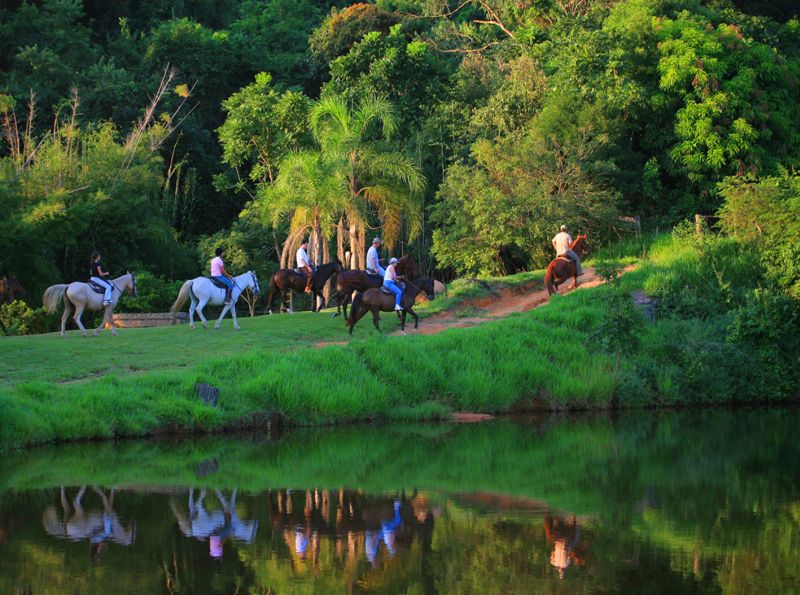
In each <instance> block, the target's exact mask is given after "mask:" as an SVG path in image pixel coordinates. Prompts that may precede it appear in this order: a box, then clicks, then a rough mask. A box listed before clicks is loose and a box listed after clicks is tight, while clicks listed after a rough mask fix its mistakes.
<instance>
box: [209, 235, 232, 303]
mask: <svg viewBox="0 0 800 595" xmlns="http://www.w3.org/2000/svg"><path fill="white" fill-rule="evenodd" d="M224 252H225V251H224V250H223V249H222V248H217V249H216V250H214V254H215V255H216V256H214V258H212V259H211V278H212V279H214V280H216V281H219V282H220V283H222V284H223V285H225V287H227V288H228V291H227V293H226V294H225V303H226V304H230V303H231V292H232V291H233V288H234V282H233V277H231V276H230V274H229V273H228V271H226V270H225V263H224V262H223V261H222V255H223V254H224Z"/></svg>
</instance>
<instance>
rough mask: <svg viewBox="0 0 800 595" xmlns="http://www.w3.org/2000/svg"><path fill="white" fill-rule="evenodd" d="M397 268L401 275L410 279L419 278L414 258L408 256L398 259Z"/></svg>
mask: <svg viewBox="0 0 800 595" xmlns="http://www.w3.org/2000/svg"><path fill="white" fill-rule="evenodd" d="M397 264H398V268H399V269H400V271H402V274H404V275H406V274H407V275H408V276H410V277H411V278H412V279H413V278H415V277H417V276H419V268H418V267H417V263H416V261H415V260H414V258H413V257H412V256H411V255H410V254H406V255H405V256H402V257H400V259H399V262H398V263H397Z"/></svg>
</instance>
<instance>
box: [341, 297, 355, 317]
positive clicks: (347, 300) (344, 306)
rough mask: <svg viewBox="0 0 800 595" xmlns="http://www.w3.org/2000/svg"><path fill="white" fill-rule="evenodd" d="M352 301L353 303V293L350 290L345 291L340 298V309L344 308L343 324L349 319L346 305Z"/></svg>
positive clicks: (351, 313)
mask: <svg viewBox="0 0 800 595" xmlns="http://www.w3.org/2000/svg"><path fill="white" fill-rule="evenodd" d="M352 303H353V294H352V292H350V293H346V294H345V296H344V297H343V298H342V304H341V305H342V309H343V310H344V321H345V324H346V323H347V321H348V320H349V318H348V316H347V306H349V305H350V304H352ZM352 315H353V311H352V309H351V310H350V316H352Z"/></svg>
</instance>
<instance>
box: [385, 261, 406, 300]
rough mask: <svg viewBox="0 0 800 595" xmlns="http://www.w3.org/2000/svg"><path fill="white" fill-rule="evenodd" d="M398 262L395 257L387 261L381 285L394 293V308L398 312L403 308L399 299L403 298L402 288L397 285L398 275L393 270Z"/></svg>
mask: <svg viewBox="0 0 800 595" xmlns="http://www.w3.org/2000/svg"><path fill="white" fill-rule="evenodd" d="M398 262H400V261H399V260H397V259H396V258H392V259H391V260H390V261H389V266H388V267H386V272H385V273H384V274H383V286H384V287H386V288H387V289H388V290H389V291H391V292H392V293H393V294H394V309H395V310H397V311H398V312H399V311H400V310H402V309H403V307H402V306H401V305H400V301H401V300H402V299H403V288H402V287H400V285H398V283H397V281H398V279H399V277H398V276H397V273H396V272H395V267H396V265H397V263H398Z"/></svg>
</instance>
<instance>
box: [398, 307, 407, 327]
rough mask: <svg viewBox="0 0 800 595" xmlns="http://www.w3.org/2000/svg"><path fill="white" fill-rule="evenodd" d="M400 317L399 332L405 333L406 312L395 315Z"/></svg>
mask: <svg viewBox="0 0 800 595" xmlns="http://www.w3.org/2000/svg"><path fill="white" fill-rule="evenodd" d="M397 314H398V316H399V317H400V332H403V333H404V332H406V311H405V310H403V311H402V312H398V313H397Z"/></svg>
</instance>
